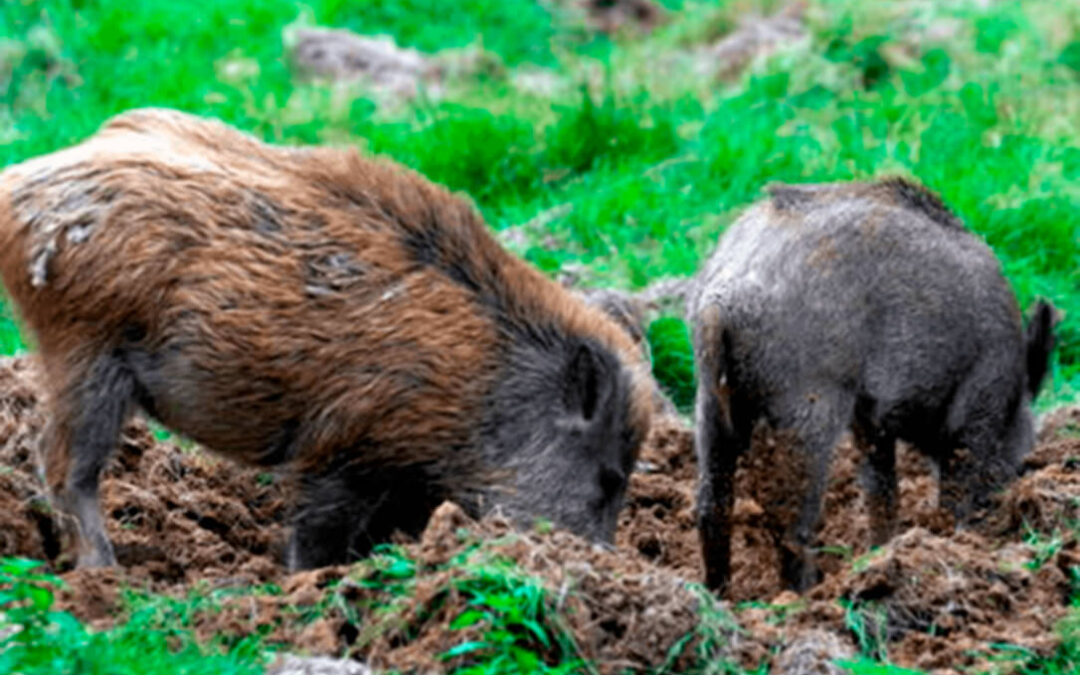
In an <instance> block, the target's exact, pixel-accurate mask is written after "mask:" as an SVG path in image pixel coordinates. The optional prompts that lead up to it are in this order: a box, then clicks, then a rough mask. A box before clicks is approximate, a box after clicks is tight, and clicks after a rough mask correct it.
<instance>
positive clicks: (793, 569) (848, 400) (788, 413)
mask: <svg viewBox="0 0 1080 675" xmlns="http://www.w3.org/2000/svg"><path fill="white" fill-rule="evenodd" d="M853 408H854V399H853V397H851V396H848V395H847V394H844V393H839V392H836V393H831V394H826V393H814V394H811V395H808V396H803V397H795V398H794V399H793V400H789V401H787V402H785V404H784V405H782V406H781V408H780V414H779V415H777V416H776V418H775V420H774V427H775V428H776V429H779V430H789V431H791V432H793V433H794V439H793V443H792V446H791V455H790V457H791V465H792V466H791V473H792V476H793V477H794V478H795V481H794V482H793V485H792V491H793V493H794V494H793V496H794V497H795V500H794V502H795V505H796V508H797V509H798V515H797V517H796V518H794V519H793V522H791V524H790V525H789V526H788V528H787V533H786V535H785V541H784V542H783V545H782V546H781V547H780V559H781V564H782V567H783V576H784V581H785V582H786V583H787V584H788V586H789V587H790V588H793V589H795V590H798V591H805V590H806V589H808V588H810V587H811V586H813V585H814V584H815V583H817V567H816V565H815V564H814V558H813V553H812V551H811V548H810V545H811V543H812V542H813V539H814V535H815V533H816V531H817V526H818V523H819V521H820V518H821V501H822V498H823V497H824V494H825V483H826V480H827V479H828V475H829V464H830V460H831V457H832V449H833V446H834V445H836V441H837V439H839V437H840V434H841V433H843V431H844V429H845V428H846V427H847V426H848V424H849V422H850V420H851V417H852V412H853Z"/></svg>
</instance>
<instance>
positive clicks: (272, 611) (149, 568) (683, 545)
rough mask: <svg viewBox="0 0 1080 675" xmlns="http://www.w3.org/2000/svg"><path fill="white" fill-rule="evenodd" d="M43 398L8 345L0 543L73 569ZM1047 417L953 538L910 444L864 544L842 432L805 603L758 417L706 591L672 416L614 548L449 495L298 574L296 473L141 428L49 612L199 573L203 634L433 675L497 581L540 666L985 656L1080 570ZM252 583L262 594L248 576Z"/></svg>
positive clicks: (958, 663) (106, 601) (1063, 472)
mask: <svg viewBox="0 0 1080 675" xmlns="http://www.w3.org/2000/svg"><path fill="white" fill-rule="evenodd" d="M40 406H41V401H40V397H39V394H38V389H37V386H36V384H35V381H34V372H33V369H32V368H31V367H30V365H29V364H28V362H27V361H26V360H24V359H7V360H2V361H0V555H20V556H27V557H34V558H40V559H45V560H49V561H51V566H52V568H53V569H54V570H55V571H60V572H64V570H65V569H66V566H68V565H69V562H68V561H67V560H66V559H65V558H64V556H63V555H62V548H63V542H61V541H60V538H59V535H58V528H57V526H56V523H55V522H54V517H53V515H52V512H51V511H50V509H49V508H48V505H47V501H46V499H45V496H44V494H43V489H42V487H41V482H40V480H39V478H38V475H37V471H36V467H35V462H34V449H35V446H36V444H37V439H38V437H39V436H40V433H41V430H42V428H43V427H44V423H45V420H44V418H43V414H42V411H41V407H40ZM1049 429H1051V427H1050V426H1049V425H1044V428H1043V432H1044V433H1043V436H1042V441H1041V443H1040V445H1039V447H1038V448H1037V449H1036V450H1035V451H1034V452H1033V453H1032V454H1031V456H1030V457H1028V458H1027V460H1026V463H1025V471H1024V475H1023V476H1021V477H1020V478H1019V480H1018V481H1017V482H1016V483H1015V484H1014V485H1013V486H1012V487H1011V488H1010V489H1009V490H1008V491H1006V492H1005V493H1004V494H1003V495H1002V497H1001V499H1000V500H999V505H998V506H997V508H996V509H995V511H994V512H993V513H992V514H991V517H990V518H988V519H987V523H986V524H985V526H983V527H981V528H980V530H979V531H978V532H954V531H953V528H952V523H951V518H950V517H949V516H948V514H946V513H943V512H942V511H941V510H939V509H938V508H937V487H936V483H935V481H934V478H933V476H932V472H931V470H930V467H929V466H928V464H927V462H926V461H925V460H924V459H923V458H922V457H921V455H919V454H918V453H917V452H915V451H912V450H910V449H908V448H901V451H900V453H899V458H900V467H899V473H900V475H901V484H900V485H901V508H902V512H901V514H900V518H899V521H900V524H901V526H902V533H901V534H899V535H898V536H897V537H895V538H894V540H893V541H892V542H891V543H890V544H889V545H888V546H885V547H883V548H882V549H880V550H878V551H874V552H870V553H868V552H867V547H866V540H867V529H868V523H867V520H866V517H865V515H864V507H863V499H864V496H863V493H862V489H861V487H860V486H859V481H858V466H859V457H858V453H857V452H856V451H855V450H854V448H853V447H852V446H851V444H850V443H847V442H845V443H843V444H842V445H841V446H840V447H839V448H838V449H837V452H836V456H835V461H834V463H833V466H832V471H831V474H830V482H829V491H828V493H827V496H826V501H825V524H824V526H823V528H822V530H821V532H820V545H821V548H820V556H819V559H820V561H821V566H822V569H823V572H824V573H825V579H824V581H823V582H822V583H821V584H819V585H818V586H817V587H815V588H814V589H812V590H811V591H810V592H809V593H807V594H806V595H804V596H802V597H800V596H798V595H796V594H794V593H791V592H790V591H784V590H783V588H782V586H781V584H780V580H779V570H778V561H777V558H776V552H775V541H776V538H777V536H778V533H779V532H780V531H781V530H782V527H783V525H784V521H785V517H784V513H785V511H789V510H790V506H791V505H790V504H787V503H786V501H785V497H786V494H785V487H784V485H785V480H786V476H787V475H788V474H790V473H792V472H790V471H785V470H784V467H785V466H789V465H790V462H792V461H794V458H792V457H789V456H788V446H787V444H786V443H785V441H784V439H783V438H782V437H777V436H772V435H769V434H764V433H760V432H759V433H758V434H756V435H755V439H754V446H753V449H752V451H751V452H750V453H748V454H747V456H746V457H744V458H742V459H741V460H740V464H739V468H738V473H737V476H736V484H737V493H736V513H737V522H736V526H735V541H734V545H733V553H734V559H733V562H734V566H733V583H732V590H731V595H730V597H729V598H728V599H727V602H719V601H717V600H715V599H713V598H711V597H710V596H708V595H707V594H703V593H701V592H700V590H699V589H697V588H696V587H695V585H694V584H692V583H688V582H697V581H698V580H699V579H700V578H701V559H700V553H699V550H698V546H699V543H698V537H697V530H696V523H695V516H694V496H695V482H696V466H695V458H694V454H693V443H692V434H691V432H690V430H689V429H688V428H687V427H686V425H685V423H684V422H683V421H681V420H679V419H677V418H674V417H666V418H662V419H660V420H659V421H658V422H657V423H656V425H655V427H654V429H653V431H652V433H651V435H650V438H649V440H648V441H647V443H646V446H645V448H644V449H643V453H642V456H641V458H640V461H639V464H638V471H637V472H636V473H635V475H634V476H633V477H632V480H631V485H630V489H629V492H628V496H627V506H626V508H625V510H624V511H623V513H622V514H621V518H620V522H619V529H618V534H617V538H616V545H615V546H614V547H601V546H596V545H593V544H590V543H587V542H585V541H582V540H581V539H578V538H577V537H574V536H572V535H570V534H567V533H565V532H559V531H555V532H515V531H513V530H512V529H511V528H510V526H509V524H508V523H507V522H506V521H504V520H502V519H500V518H499V517H497V516H492V517H489V518H487V519H485V520H483V521H481V522H475V521H473V520H471V519H469V518H468V517H467V516H466V515H465V514H464V513H463V512H462V511H461V510H460V509H459V508H457V507H456V506H454V505H453V504H444V505H443V506H441V507H440V508H439V509H438V510H437V511H436V513H435V515H434V516H433V517H432V519H431V521H430V522H429V524H428V527H427V529H426V530H425V532H424V533H423V535H422V536H421V537H420V539H419V540H416V541H407V540H402V541H401V546H400V547H399V548H397V549H394V550H392V551H387V552H383V553H379V554H376V555H374V556H372V557H371V558H369V559H367V560H365V561H363V562H361V563H359V564H358V565H356V566H353V567H338V568H327V569H322V570H315V571H311V572H305V573H301V574H296V575H291V576H290V575H287V574H286V573H285V570H284V569H283V567H282V566H281V558H282V549H283V546H284V542H285V537H286V531H285V530H286V527H285V519H286V517H287V508H286V503H287V495H288V486H287V484H286V483H285V482H284V481H283V480H282V479H281V478H280V477H278V476H275V475H273V474H268V473H262V472H259V471H257V470H253V469H245V468H242V467H239V466H237V465H235V464H233V463H231V462H228V461H225V460H219V459H216V458H214V457H213V456H211V455H208V454H206V453H204V452H201V451H197V450H195V449H184V448H182V447H180V446H179V445H177V444H176V443H173V442H163V441H159V440H157V439H156V438H155V436H154V434H153V432H152V431H151V430H150V428H148V426H147V424H146V423H145V422H141V421H136V422H133V423H132V424H130V425H129V426H128V427H127V429H126V430H125V433H124V437H123V441H122V444H121V448H120V451H119V452H118V453H117V454H116V456H115V457H114V459H113V461H112V462H111V463H110V464H109V466H108V468H107V471H106V476H105V479H104V481H103V487H102V490H103V492H102V494H103V503H104V506H105V509H104V510H105V513H106V522H107V526H108V530H109V535H110V537H112V540H113V542H114V543H115V545H116V549H117V553H118V556H119V558H120V561H121V563H122V567H121V568H119V569H108V570H79V571H68V572H64V573H63V577H64V579H65V580H66V581H67V583H68V589H67V590H66V591H64V593H63V594H62V596H61V605H62V607H64V608H67V609H69V610H70V611H72V612H74V613H75V614H77V615H78V616H79V617H80V618H82V619H83V620H86V621H88V622H89V623H90V624H91V625H93V626H97V627H104V626H107V625H109V624H110V623H111V622H113V621H116V620H117V618H118V617H119V616H120V613H121V612H122V609H121V603H120V602H119V597H120V590H121V589H122V588H125V587H134V588H137V589H139V588H141V589H150V590H154V591H157V592H163V593H166V594H172V595H184V594H186V593H187V592H188V588H189V586H190V585H191V584H193V583H195V582H201V583H203V584H206V585H208V586H209V587H210V588H231V589H235V590H236V591H237V592H236V593H232V592H230V593H227V594H226V595H225V596H223V597H224V599H222V600H221V601H220V602H219V603H217V605H216V606H215V608H214V609H213V610H210V609H207V610H206V611H203V612H198V613H196V614H195V615H194V616H193V617H192V622H193V623H192V626H193V627H194V629H195V630H196V631H197V632H199V633H200V634H202V635H204V636H206V637H209V636H211V635H218V634H222V633H225V634H236V635H246V634H248V633H250V632H251V631H255V630H257V631H261V632H263V633H264V634H265V635H266V636H267V639H268V640H269V641H271V642H273V643H277V644H282V645H287V646H288V647H289V648H290V649H291V650H297V651H305V652H308V653H311V654H318V655H329V656H350V657H353V658H355V659H358V660H361V661H364V662H366V663H368V664H369V665H371V666H373V667H375V668H376V669H380V668H396V669H400V670H402V671H414V672H415V671H418V672H435V671H445V670H447V669H448V668H450V667H452V666H454V665H459V664H465V663H467V662H468V659H470V658H475V656H476V655H477V654H479V653H482V651H477V652H470V651H460V652H455V653H453V654H451V655H449V656H446V657H443V656H441V655H446V654H448V653H449V652H450V650H452V649H454V648H460V645H463V644H466V643H469V642H476V643H482V642H483V641H484V640H485V639H487V638H486V636H485V633H484V631H485V630H486V629H487V628H489V627H490V625H489V623H488V620H489V618H490V617H491V616H493V615H494V614H497V613H498V612H499V611H502V610H495V609H493V608H492V607H490V606H487V608H486V609H484V610H483V611H482V612H481V613H480V614H481V615H482V618H481V619H476V618H475V617H473V619H470V620H465V619H463V618H462V617H463V616H465V617H467V616H470V615H468V614H467V613H468V612H469V611H471V610H474V609H476V608H477V607H480V606H483V605H481V604H478V603H480V600H479V598H480V597H481V596H483V597H488V596H487V595H485V594H490V593H494V592H495V591H498V590H499V589H502V590H503V591H505V590H506V584H507V583H510V582H507V581H506V579H508V578H509V579H516V580H517V582H514V583H519V591H518V592H522V593H528V594H529V597H533V594H535V602H536V603H539V604H538V605H537V607H539V610H538V611H539V612H540V615H541V616H542V617H543V620H544V622H545V625H547V626H548V627H549V628H550V629H551V633H550V635H549V638H550V639H547V641H546V642H545V641H542V640H540V639H539V638H536V637H535V636H532V637H530V633H529V629H528V628H524V627H520V626H519V630H518V632H517V633H513V632H512V634H511V637H513V639H515V640H519V641H524V642H522V643H521V644H525V645H526V646H527V647H528V648H529V649H530V650H532V651H533V652H535V653H537V654H539V655H540V657H541V658H542V659H545V660H548V661H550V662H551V663H555V662H559V661H564V660H567V659H574V658H582V659H588V660H590V661H592V662H594V663H595V664H597V669H598V670H599V671H600V672H605V673H607V672H622V671H624V670H631V671H641V670H644V669H646V668H648V667H657V666H659V665H661V664H665V663H666V664H667V665H669V666H671V667H672V669H673V670H674V671H679V670H682V669H683V668H684V667H685V666H688V665H689V664H690V663H691V662H693V661H695V660H697V659H701V658H705V659H709V660H714V661H715V660H717V659H720V660H728V661H731V662H733V663H736V664H739V665H741V666H743V667H745V668H757V667H759V666H760V665H761V664H763V663H764V664H768V665H771V666H772V667H773V668H774V669H777V670H780V671H783V672H797V673H832V672H838V671H837V670H836V666H835V665H834V664H833V661H835V660H836V659H843V658H848V657H851V656H852V655H853V654H855V653H856V652H857V651H858V650H859V649H861V650H862V651H863V652H865V653H868V654H869V655H871V656H873V655H877V656H882V655H884V654H886V653H887V654H888V657H889V658H890V659H891V660H892V661H893V662H895V663H898V664H901V665H905V666H914V667H920V668H928V669H941V670H942V671H943V672H948V671H949V670H952V669H957V668H960V667H963V666H970V665H979V664H984V663H985V662H986V659H987V658H988V656H989V654H990V653H991V652H992V650H993V649H994V647H993V646H994V645H996V644H1001V643H1007V644H1011V645H1018V646H1020V647H1023V648H1026V649H1029V650H1032V651H1034V652H1036V653H1047V652H1049V651H1051V650H1052V649H1053V648H1054V640H1055V637H1054V636H1055V633H1054V631H1053V627H1054V625H1055V623H1056V622H1057V621H1058V620H1059V619H1060V618H1061V617H1062V616H1064V614H1065V612H1066V611H1067V606H1068V604H1067V603H1068V600H1069V596H1070V593H1071V591H1072V588H1073V586H1072V584H1071V579H1072V578H1073V577H1074V572H1073V568H1074V567H1075V566H1077V565H1080V544H1078V542H1077V541H1076V540H1075V538H1074V536H1073V535H1072V534H1071V532H1072V529H1070V528H1067V527H1065V525H1066V523H1068V522H1070V521H1071V520H1074V519H1075V518H1076V517H1077V516H1078V515H1080V513H1078V508H1080V507H1077V506H1076V505H1077V504H1080V471H1078V470H1077V467H1078V466H1080V460H1078V458H1080V438H1078V437H1077V435H1076V434H1075V433H1074V432H1073V431H1072V429H1073V427H1072V426H1070V423H1067V422H1066V423H1060V424H1056V426H1054V427H1053V430H1052V431H1049ZM1033 533H1042V534H1040V535H1038V536H1035V535H1034V534H1033ZM1039 537H1042V538H1041V539H1040V538H1039ZM1055 537H1056V538H1055ZM1039 542H1043V543H1042V544H1040V543H1039ZM1046 542H1051V544H1049V545H1047V544H1046ZM257 582H273V584H274V586H268V587H265V590H259V591H252V590H251V589H252V585H253V584H256V583H257ZM500 584H501V585H500ZM260 588H263V587H260ZM274 588H277V589H280V590H274ZM245 589H246V590H245ZM520 589H531V590H520ZM241 591H244V592H241ZM729 603H740V604H729ZM504 618H505V617H504ZM552 635H553V636H554V637H553V638H552V637H551V636H552ZM560 636H561V637H560ZM478 649H479V648H478Z"/></svg>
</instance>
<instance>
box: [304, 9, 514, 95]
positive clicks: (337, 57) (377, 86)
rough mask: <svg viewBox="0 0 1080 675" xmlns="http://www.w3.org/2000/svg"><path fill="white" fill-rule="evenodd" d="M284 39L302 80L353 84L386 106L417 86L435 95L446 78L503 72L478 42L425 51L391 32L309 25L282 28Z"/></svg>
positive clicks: (417, 91) (417, 89)
mask: <svg viewBox="0 0 1080 675" xmlns="http://www.w3.org/2000/svg"><path fill="white" fill-rule="evenodd" d="M285 43H286V46H287V48H288V50H289V54H288V59H289V62H290V63H291V64H292V66H293V69H294V70H295V71H296V73H297V75H299V76H300V77H301V78H302V79H307V80H319V81H324V82H332V83H337V84H343V85H349V86H358V87H361V88H363V89H365V90H367V91H368V92H370V93H371V94H373V95H374V96H375V97H376V99H377V100H379V101H380V102H382V103H384V104H389V105H397V104H400V103H402V102H406V101H410V100H413V99H415V98H416V97H417V96H418V95H419V94H420V93H421V91H423V92H424V93H425V94H427V95H428V96H431V97H435V98H438V97H440V96H441V95H443V94H444V90H445V87H446V85H447V84H448V83H452V82H457V81H461V80H464V79H467V78H471V77H479V76H484V77H489V78H498V77H503V76H505V75H506V66H505V64H504V63H503V62H502V59H500V58H499V57H498V56H497V55H496V54H494V53H492V52H489V51H487V50H485V49H483V48H482V47H479V46H471V47H466V48H463V49H447V50H443V51H440V52H438V53H436V54H426V53H422V52H419V51H417V50H415V49H411V48H407V47H401V46H399V45H398V44H397V43H396V42H395V41H394V38H393V37H391V36H386V35H358V34H356V33H353V32H352V31H348V30H344V29H338V28H314V27H296V28H292V29H289V30H287V31H286V35H285Z"/></svg>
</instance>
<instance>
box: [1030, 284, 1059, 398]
mask: <svg viewBox="0 0 1080 675" xmlns="http://www.w3.org/2000/svg"><path fill="white" fill-rule="evenodd" d="M1056 315H1057V311H1056V310H1055V309H1054V306H1053V305H1051V304H1050V303H1049V302H1047V301H1045V300H1039V301H1038V302H1036V303H1035V308H1034V310H1033V311H1032V313H1031V321H1029V322H1028V327H1027V336H1026V343H1027V345H1026V347H1027V379H1028V391H1030V392H1031V397H1032V398H1034V397H1035V396H1036V395H1038V393H1039V386H1040V385H1041V384H1042V381H1043V377H1045V376H1046V370H1047V368H1048V365H1049V360H1050V352H1051V351H1053V349H1054V322H1055V320H1056V318H1057V317H1056Z"/></svg>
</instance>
